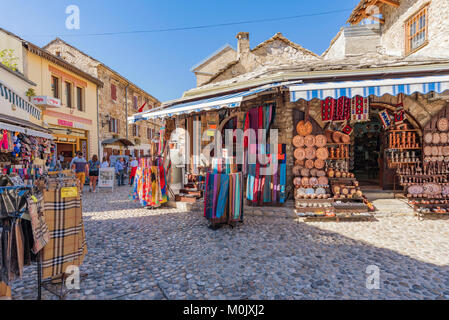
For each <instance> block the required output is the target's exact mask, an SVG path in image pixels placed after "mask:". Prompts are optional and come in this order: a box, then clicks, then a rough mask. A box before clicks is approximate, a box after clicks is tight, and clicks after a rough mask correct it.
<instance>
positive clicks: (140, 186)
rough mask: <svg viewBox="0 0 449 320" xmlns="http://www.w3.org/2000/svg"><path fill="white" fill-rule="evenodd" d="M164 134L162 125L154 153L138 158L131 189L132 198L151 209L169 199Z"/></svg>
mask: <svg viewBox="0 0 449 320" xmlns="http://www.w3.org/2000/svg"><path fill="white" fill-rule="evenodd" d="M165 135H166V132H165V127H163V128H161V130H160V132H159V144H158V146H159V147H158V153H157V154H156V155H153V156H150V157H146V158H141V159H139V165H138V167H137V170H136V174H135V176H134V183H133V186H132V191H131V199H132V200H134V201H136V202H139V203H140V204H141V205H142V206H144V207H147V208H151V209H152V208H158V207H160V206H161V205H163V204H165V203H167V202H168V200H169V197H168V191H169V186H168V184H167V175H166V172H167V171H166V168H167V166H170V163H168V164H167V163H165V159H166V151H167V148H166V137H165Z"/></svg>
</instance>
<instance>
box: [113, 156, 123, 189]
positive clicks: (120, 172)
mask: <svg viewBox="0 0 449 320" xmlns="http://www.w3.org/2000/svg"><path fill="white" fill-rule="evenodd" d="M115 173H116V175H117V182H118V186H119V187H120V186H123V185H124V184H125V182H124V179H125V162H124V161H123V158H118V159H117V161H116V162H115Z"/></svg>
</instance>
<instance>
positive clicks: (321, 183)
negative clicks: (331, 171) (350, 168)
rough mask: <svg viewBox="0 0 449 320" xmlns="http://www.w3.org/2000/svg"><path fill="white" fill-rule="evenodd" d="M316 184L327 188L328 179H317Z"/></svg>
mask: <svg viewBox="0 0 449 320" xmlns="http://www.w3.org/2000/svg"><path fill="white" fill-rule="evenodd" d="M318 184H319V185H320V186H327V185H328V184H329V179H328V178H327V177H319V178H318Z"/></svg>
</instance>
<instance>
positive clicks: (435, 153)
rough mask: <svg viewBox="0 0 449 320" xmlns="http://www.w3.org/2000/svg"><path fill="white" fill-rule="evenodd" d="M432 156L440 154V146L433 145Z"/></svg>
mask: <svg viewBox="0 0 449 320" xmlns="http://www.w3.org/2000/svg"><path fill="white" fill-rule="evenodd" d="M432 156H435V157H436V156H438V147H437V146H433V147H432Z"/></svg>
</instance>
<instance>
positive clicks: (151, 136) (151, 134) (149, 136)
mask: <svg viewBox="0 0 449 320" xmlns="http://www.w3.org/2000/svg"><path fill="white" fill-rule="evenodd" d="M147 139H149V140H151V139H153V129H151V128H147Z"/></svg>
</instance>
